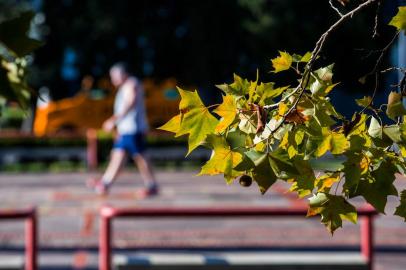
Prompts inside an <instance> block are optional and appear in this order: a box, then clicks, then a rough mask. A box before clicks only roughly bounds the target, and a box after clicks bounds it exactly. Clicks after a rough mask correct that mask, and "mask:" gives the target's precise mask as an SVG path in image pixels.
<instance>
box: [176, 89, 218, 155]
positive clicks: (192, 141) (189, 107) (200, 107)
mask: <svg viewBox="0 0 406 270" xmlns="http://www.w3.org/2000/svg"><path fill="white" fill-rule="evenodd" d="M178 91H179V94H180V96H181V101H180V103H179V110H180V111H181V114H182V115H183V118H182V120H181V123H180V127H179V130H178V132H177V135H178V136H179V135H183V134H189V138H188V142H189V151H188V153H187V154H188V155H189V154H190V152H192V151H193V150H194V149H195V148H196V147H198V146H199V145H200V144H201V143H202V142H203V141H204V140H205V139H206V136H207V135H208V134H210V133H212V132H213V131H214V129H215V127H216V126H217V123H218V120H217V119H216V118H215V117H214V116H213V115H212V114H211V113H210V112H209V110H208V109H207V108H206V107H205V106H204V104H203V102H202V101H201V99H200V97H199V95H198V93H197V91H193V92H192V91H186V90H183V89H181V88H178ZM172 120H173V119H172ZM176 121H177V119H175V120H173V122H171V123H170V125H175V124H176ZM172 127H173V126H172Z"/></svg>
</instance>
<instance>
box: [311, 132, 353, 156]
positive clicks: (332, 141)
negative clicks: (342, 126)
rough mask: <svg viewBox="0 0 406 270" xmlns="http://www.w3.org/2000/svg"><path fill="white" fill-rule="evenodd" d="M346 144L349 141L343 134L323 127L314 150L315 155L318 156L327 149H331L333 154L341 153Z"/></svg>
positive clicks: (347, 144)
mask: <svg viewBox="0 0 406 270" xmlns="http://www.w3.org/2000/svg"><path fill="white" fill-rule="evenodd" d="M348 146H349V143H348V141H347V139H346V137H345V135H344V134H342V133H338V132H333V131H330V130H328V129H326V128H323V137H322V140H321V142H320V143H319V146H318V147H317V149H316V151H315V155H316V156H317V157H320V156H322V155H324V154H325V153H326V152H327V151H331V153H332V154H335V155H337V154H342V153H344V152H345V150H347V148H348Z"/></svg>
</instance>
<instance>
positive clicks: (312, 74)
mask: <svg viewBox="0 0 406 270" xmlns="http://www.w3.org/2000/svg"><path fill="white" fill-rule="evenodd" d="M405 10H406V7H401V8H400V10H399V13H398V15H397V16H396V17H395V18H394V19H393V20H392V21H391V23H390V24H391V25H393V26H395V27H397V28H398V29H399V30H405V28H406V27H405V20H406V16H405V14H404V13H405ZM314 58H317V55H314V53H310V52H309V53H306V54H304V55H298V54H293V55H291V54H289V53H287V52H279V56H278V57H276V58H275V59H273V60H272V65H273V68H274V70H273V72H274V73H279V72H283V71H288V70H293V71H294V72H295V73H296V74H298V75H299V82H300V83H299V86H297V87H291V86H282V87H280V86H279V87H278V86H276V85H275V83H273V82H268V83H264V82H259V80H258V76H257V79H256V80H255V81H248V80H247V79H243V78H241V77H239V76H238V75H234V81H233V82H232V83H231V84H222V85H217V87H218V88H219V89H220V90H221V91H222V92H223V102H222V103H221V104H218V105H213V106H210V107H206V106H205V105H204V104H203V102H202V101H201V99H200V97H199V95H198V93H197V91H186V90H183V89H178V90H179V93H180V96H181V101H180V104H179V110H180V113H179V115H177V116H175V117H173V118H172V119H171V120H170V121H169V122H168V123H166V124H165V125H164V126H162V127H161V129H163V130H166V131H170V132H173V133H175V136H182V135H188V136H189V137H188V142H189V151H188V154H189V153H190V152H191V151H193V150H194V149H196V148H197V147H198V146H199V145H203V146H205V147H208V148H210V149H212V155H211V158H210V160H209V161H208V162H207V163H206V164H205V165H204V166H203V167H202V169H201V172H200V175H203V174H207V175H215V174H223V175H224V177H225V179H226V181H227V183H231V182H232V181H234V179H236V178H238V177H240V183H241V184H242V185H243V186H248V185H250V182H251V181H252V180H253V181H254V182H256V183H257V184H258V186H259V189H260V191H261V193H265V192H266V191H267V190H268V189H269V188H270V187H271V186H272V184H274V183H275V182H276V181H277V180H282V181H286V182H288V183H290V185H291V188H290V191H292V192H297V194H298V196H299V197H302V198H303V197H309V200H310V206H309V211H308V215H309V216H311V215H316V214H320V215H321V222H322V223H324V224H325V225H326V226H327V228H328V229H329V230H330V231H331V232H334V231H335V230H336V229H337V228H339V227H341V226H342V221H343V220H348V221H351V222H354V223H355V222H356V221H357V211H356V208H355V207H354V206H353V205H351V204H350V203H349V202H348V199H350V198H353V197H357V196H362V197H363V198H364V199H365V200H366V201H367V202H368V203H370V204H371V205H372V206H374V207H375V208H376V210H377V211H379V212H381V213H384V210H385V205H386V202H387V197H388V196H390V195H393V196H398V192H397V190H396V188H395V186H394V180H395V175H396V174H397V173H401V174H405V172H406V163H405V161H404V158H405V157H406V123H404V122H403V121H399V120H401V119H403V118H404V117H405V116H406V109H405V108H404V107H403V104H402V94H401V93H397V92H392V93H391V94H390V96H389V100H388V104H387V110H386V112H383V111H382V110H381V109H379V108H374V106H373V103H372V97H365V98H363V99H360V100H357V103H358V104H359V105H360V106H361V107H362V109H360V112H356V113H354V115H353V117H352V119H351V120H347V119H345V118H344V117H343V116H342V115H341V114H340V113H339V112H337V111H336V110H335V108H334V106H333V105H332V104H331V103H330V98H329V96H328V95H329V93H330V92H331V91H333V90H334V87H335V86H336V85H337V83H334V82H333V65H329V66H326V67H321V68H319V69H317V70H313V69H312V68H311V66H312V65H311V64H309V63H310V62H312V61H315V59H314ZM211 107H215V109H214V110H213V111H212V112H211V110H210V109H211ZM213 113H214V114H216V115H217V116H218V118H220V119H218V118H217V117H215V115H214V114H213ZM384 113H386V114H387V116H389V117H390V118H391V119H393V120H395V121H394V124H392V125H384V124H383V122H382V120H381V116H380V115H382V114H384ZM329 153H330V154H332V155H334V156H336V157H341V158H343V159H344V160H345V161H344V162H343V164H342V166H341V167H340V168H338V169H337V168H336V169H331V170H330V169H326V170H324V171H322V172H319V173H317V174H316V173H315V171H314V169H313V168H312V163H311V160H313V159H319V158H322V157H324V156H326V155H327V154H329ZM338 187H339V188H338ZM395 214H396V215H399V216H401V217H403V218H405V219H406V191H403V192H402V196H401V204H400V205H399V207H398V208H397V210H396V212H395Z"/></svg>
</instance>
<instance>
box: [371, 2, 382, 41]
mask: <svg viewBox="0 0 406 270" xmlns="http://www.w3.org/2000/svg"><path fill="white" fill-rule="evenodd" d="M380 9H381V1H378V4H377V7H376V13H375V25H374V32H373V34H372V38H377V37H378V36H379V33H378V24H379V20H378V19H379V10H380Z"/></svg>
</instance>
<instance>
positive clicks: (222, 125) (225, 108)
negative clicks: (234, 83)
mask: <svg viewBox="0 0 406 270" xmlns="http://www.w3.org/2000/svg"><path fill="white" fill-rule="evenodd" d="M214 112H215V113H216V114H218V115H219V116H221V117H222V119H221V120H220V122H219V123H218V125H217V126H216V129H215V131H216V132H218V133H220V132H223V131H224V130H226V128H227V127H229V126H230V125H231V124H232V123H233V121H234V119H235V116H236V115H237V104H236V102H235V98H234V97H233V96H231V95H225V96H223V103H222V104H220V106H218V107H217V108H216V109H215V110H214Z"/></svg>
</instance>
